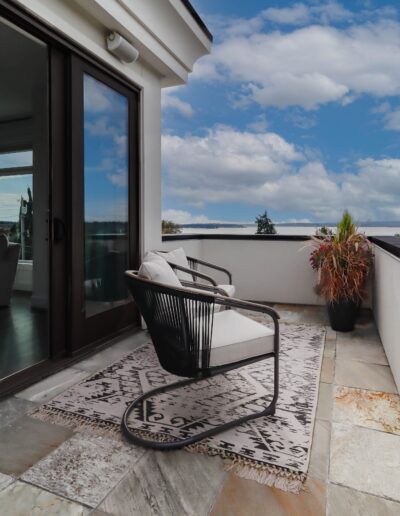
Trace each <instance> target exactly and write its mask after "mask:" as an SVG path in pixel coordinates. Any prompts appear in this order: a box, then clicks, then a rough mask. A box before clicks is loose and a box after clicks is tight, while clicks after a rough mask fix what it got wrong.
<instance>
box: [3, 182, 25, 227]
mask: <svg viewBox="0 0 400 516" xmlns="http://www.w3.org/2000/svg"><path fill="white" fill-rule="evenodd" d="M0 179H1V178H0ZM20 199H21V194H17V193H10V192H0V221H17V220H18V216H19V208H20Z"/></svg>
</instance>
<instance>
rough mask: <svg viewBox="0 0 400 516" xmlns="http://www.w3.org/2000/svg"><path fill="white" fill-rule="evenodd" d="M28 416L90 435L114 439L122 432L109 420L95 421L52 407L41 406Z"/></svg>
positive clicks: (117, 438) (119, 438)
mask: <svg viewBox="0 0 400 516" xmlns="http://www.w3.org/2000/svg"><path fill="white" fill-rule="evenodd" d="M29 415H30V417H33V418H34V419H38V420H39V421H43V422H44V423H52V424H54V425H60V426H66V427H67V428H72V429H74V430H76V431H77V432H82V433H85V432H90V435H95V436H99V437H109V438H112V439H115V440H118V441H120V440H122V432H121V429H120V426H119V425H116V424H115V423H109V422H100V421H96V422H95V423H94V422H93V421H91V420H89V418H86V417H85V416H80V415H78V414H66V413H65V412H64V411H62V410H59V409H56V408H53V407H41V408H39V409H37V410H35V411H34V412H32V413H31V414H29Z"/></svg>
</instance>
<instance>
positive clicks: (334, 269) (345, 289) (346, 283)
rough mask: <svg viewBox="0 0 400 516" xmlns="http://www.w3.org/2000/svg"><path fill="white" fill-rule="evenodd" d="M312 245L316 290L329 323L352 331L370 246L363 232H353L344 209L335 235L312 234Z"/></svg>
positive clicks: (370, 258) (362, 296) (362, 293)
mask: <svg viewBox="0 0 400 516" xmlns="http://www.w3.org/2000/svg"><path fill="white" fill-rule="evenodd" d="M312 245H313V246H314V247H315V248H314V250H313V251H312V253H311V256H310V262H311V266H312V268H313V269H314V270H316V271H318V284H317V286H316V292H317V293H318V294H320V295H322V296H324V297H325V299H326V301H327V307H328V314H329V321H330V323H331V326H332V328H333V329H334V330H337V331H352V330H353V328H354V323H355V321H356V318H357V316H358V315H359V312H360V307H361V303H362V301H363V300H364V299H365V298H366V296H367V280H368V278H369V275H370V272H371V266H372V263H373V254H372V247H371V245H370V243H369V241H368V239H367V237H366V236H365V234H364V233H360V232H358V231H357V228H356V226H355V225H354V223H353V220H352V218H351V216H350V214H349V213H348V212H347V211H345V212H344V214H343V217H342V220H341V221H340V222H339V224H338V226H337V229H336V234H334V235H325V236H318V237H313V238H312Z"/></svg>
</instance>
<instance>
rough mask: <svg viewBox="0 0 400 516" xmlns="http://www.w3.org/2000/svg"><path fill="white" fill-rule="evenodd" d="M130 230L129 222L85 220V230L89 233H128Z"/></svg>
mask: <svg viewBox="0 0 400 516" xmlns="http://www.w3.org/2000/svg"><path fill="white" fill-rule="evenodd" d="M127 231H128V223H127V222H117V221H105V222H97V221H95V222H85V232H86V234H87V235H98V234H115V233H122V234H126V233H127Z"/></svg>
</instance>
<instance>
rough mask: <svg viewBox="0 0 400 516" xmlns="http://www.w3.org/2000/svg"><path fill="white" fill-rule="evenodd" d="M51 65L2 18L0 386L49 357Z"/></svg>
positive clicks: (42, 49)
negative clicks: (6, 380) (49, 105)
mask: <svg viewBox="0 0 400 516" xmlns="http://www.w3.org/2000/svg"><path fill="white" fill-rule="evenodd" d="M48 61H49V48H48V46H47V45H46V44H45V43H44V42H42V41H40V40H39V39H36V38H34V37H33V36H32V35H31V34H29V33H27V32H25V31H23V30H21V29H20V28H19V27H17V26H15V25H13V24H12V23H10V22H9V21H7V20H5V19H3V18H0V381H2V380H5V379H6V378H8V377H9V376H11V375H13V374H15V373H18V372H21V371H23V370H25V369H28V368H30V367H32V366H35V365H36V364H38V363H40V362H42V361H44V360H46V359H47V358H48V357H49V355H50V350H49V310H50V302H49V284H50V283H49V279H50V278H49V239H48V235H49V224H48V220H49V176H50V174H49V130H48V128H49V116H48V102H49V94H48V84H49V74H48Z"/></svg>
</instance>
